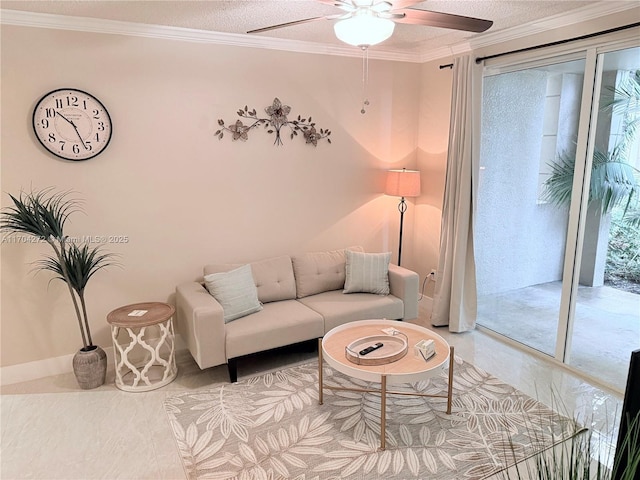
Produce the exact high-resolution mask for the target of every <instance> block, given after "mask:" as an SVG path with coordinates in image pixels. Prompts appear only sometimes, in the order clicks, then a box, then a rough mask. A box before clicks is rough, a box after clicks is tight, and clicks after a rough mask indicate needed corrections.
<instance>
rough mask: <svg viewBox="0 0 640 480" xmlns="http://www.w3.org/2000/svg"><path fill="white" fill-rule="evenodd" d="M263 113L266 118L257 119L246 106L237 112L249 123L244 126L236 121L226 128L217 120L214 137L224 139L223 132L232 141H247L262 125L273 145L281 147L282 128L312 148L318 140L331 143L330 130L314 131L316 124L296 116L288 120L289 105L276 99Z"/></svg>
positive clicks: (240, 121)
mask: <svg viewBox="0 0 640 480" xmlns="http://www.w3.org/2000/svg"><path fill="white" fill-rule="evenodd" d="M265 112H266V113H267V115H268V118H259V117H258V114H257V112H256V109H255V108H254V109H253V110H249V108H248V107H247V106H245V107H244V109H243V108H241V109H240V110H238V116H239V117H241V118H244V119H247V120H250V123H248V124H246V125H245V124H244V122H243V121H242V120H236V121H235V123H233V124H231V125H229V126H227V125H225V123H224V120H222V119H220V120H218V125H220V130H217V131H216V133H215V135H216V136H217V137H218V139H222V137H224V133H225V132H230V134H231V135H232V138H233V139H234V140H247V139H248V138H249V131H250V130H252V129H254V128H256V127H258V126H260V125H263V126H264V128H266V129H267V133H269V134H275V136H276V139H275V141H274V142H273V143H274V145H282V144H283V143H282V135H281V130H282V128H283V127H288V128H289V130H290V132H291V133H290V135H291V139H293V138H294V137H296V136H298V135H299V134H302V136H303V137H304V139H305V140H306V142H307V143H310V144H312V145H313V146H314V147H316V146H317V145H318V140H322V139H326V140H327V142H328V143H331V139H330V138H329V136H330V135H331V130H329V129H322V128H321V129H320V130H317V129H316V124H315V122H313V121H312V120H311V117H309V118H302V117H300V115H298V118H297V119H296V120H289V119H288V118H287V115H289V114H290V113H291V107H290V106H289V105H283V104H282V102H281V101H280V100H279V99H278V98H274V99H273V105H271V106H269V107H267V108H265Z"/></svg>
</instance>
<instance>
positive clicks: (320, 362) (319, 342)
mask: <svg viewBox="0 0 640 480" xmlns="http://www.w3.org/2000/svg"><path fill="white" fill-rule="evenodd" d="M318 404H319V405H322V339H321V338H319V339H318Z"/></svg>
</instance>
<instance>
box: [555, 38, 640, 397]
mask: <svg viewBox="0 0 640 480" xmlns="http://www.w3.org/2000/svg"><path fill="white" fill-rule="evenodd" d="M598 61H599V64H598V75H597V76H596V80H597V81H596V87H597V88H596V98H595V99H594V104H593V107H592V111H593V116H594V117H595V119H596V120H597V121H596V122H592V126H593V127H594V133H593V136H592V142H591V145H590V146H591V148H590V150H589V153H590V154H591V155H592V157H593V162H592V165H591V169H590V179H589V182H588V183H587V186H586V187H585V190H587V191H588V192H589V196H588V205H587V212H586V216H585V218H584V222H583V223H584V228H583V230H582V236H581V246H582V254H581V258H580V260H581V262H580V268H579V271H578V273H577V276H578V287H577V293H576V296H575V299H576V301H575V309H574V315H572V316H571V317H570V327H571V328H570V332H571V334H570V335H568V336H567V342H566V347H567V348H566V353H565V361H566V362H567V363H568V364H570V365H572V366H574V367H576V368H578V369H579V370H582V371H584V372H587V373H589V374H591V375H594V376H597V377H599V378H600V379H601V380H602V381H603V382H605V383H608V384H612V385H614V386H617V387H618V388H619V389H622V388H623V387H624V385H625V381H626V374H627V371H628V368H629V358H630V352H631V351H633V350H635V349H638V348H640V228H639V227H640V215H639V213H640V211H639V209H638V208H639V207H640V205H639V204H638V203H637V201H636V199H637V198H638V195H639V194H640V191H639V190H640V175H639V173H640V135H639V134H640V128H639V127H640V125H639V123H640V48H629V49H623V50H617V51H612V52H607V53H604V54H602V55H601V56H600V57H599V59H598ZM594 123H595V125H594Z"/></svg>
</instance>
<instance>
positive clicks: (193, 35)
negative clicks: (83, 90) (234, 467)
mask: <svg viewBox="0 0 640 480" xmlns="http://www.w3.org/2000/svg"><path fill="white" fill-rule="evenodd" d="M0 24H2V25H15V26H21V27H33V28H51V29H56V30H71V31H77V32H90V33H106V34H112V35H129V36H136V37H148V38H161V39H166V40H179V41H184V42H195V43H210V44H216V45H226V46H234V47H248V48H264V49H269V50H282V51H288V52H298V53H313V54H320V55H336V56H344V57H361V56H362V52H361V50H360V49H359V48H357V47H350V46H347V45H345V46H336V45H326V44H322V43H315V42H305V41H300V40H285V39H282V38H273V37H261V36H258V35H246V34H238V33H223V32H212V31H209V30H196V29H191V28H181V27H170V26H164V25H148V24H144V23H133V22H122V21H118V20H105V19H97V18H89V17H73V16H68V15H55V14H50V13H34V12H25V11H20V10H7V9H2V10H0ZM369 58H370V59H375V60H395V61H401V62H419V61H420V58H419V55H418V54H415V53H407V52H402V51H396V50H390V49H384V48H377V47H375V48H371V49H369Z"/></svg>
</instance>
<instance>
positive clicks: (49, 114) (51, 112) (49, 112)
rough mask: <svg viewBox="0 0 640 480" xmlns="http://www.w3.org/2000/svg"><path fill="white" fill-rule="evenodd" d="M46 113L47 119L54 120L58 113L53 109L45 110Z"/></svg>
mask: <svg viewBox="0 0 640 480" xmlns="http://www.w3.org/2000/svg"><path fill="white" fill-rule="evenodd" d="M44 112H45V114H46V116H47V118H53V117H55V116H56V111H55V109H53V108H45V109H44Z"/></svg>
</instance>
